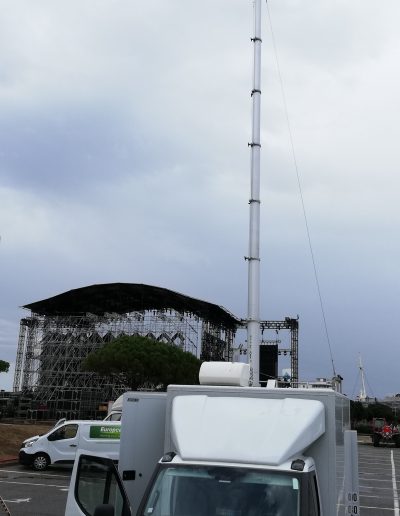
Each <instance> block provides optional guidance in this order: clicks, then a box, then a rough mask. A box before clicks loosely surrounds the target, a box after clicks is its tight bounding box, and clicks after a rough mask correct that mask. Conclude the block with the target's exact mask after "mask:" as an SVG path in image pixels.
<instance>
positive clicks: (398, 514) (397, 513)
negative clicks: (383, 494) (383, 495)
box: [390, 450, 400, 516]
mask: <svg viewBox="0 0 400 516" xmlns="http://www.w3.org/2000/svg"><path fill="white" fill-rule="evenodd" d="M390 460H391V463H392V483H393V500H394V514H395V516H400V511H399V495H398V493H397V484H396V468H395V467H394V460H393V450H392V451H391V454H390Z"/></svg>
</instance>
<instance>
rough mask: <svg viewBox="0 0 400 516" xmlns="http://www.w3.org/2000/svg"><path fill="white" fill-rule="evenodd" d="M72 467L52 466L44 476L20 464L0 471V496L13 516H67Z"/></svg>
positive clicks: (10, 465)
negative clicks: (66, 508)
mask: <svg viewBox="0 0 400 516" xmlns="http://www.w3.org/2000/svg"><path fill="white" fill-rule="evenodd" d="M71 472H72V468H71V466H59V467H55V466H52V467H51V468H49V469H48V470H46V471H45V472H43V473H37V472H35V471H33V470H31V469H28V468H25V467H23V466H20V465H17V464H8V465H3V466H2V467H1V468H0V496H1V497H2V498H3V500H4V502H5V504H6V506H7V507H8V509H9V511H10V513H11V515H12V516H63V515H64V513H65V504H66V502H67V495H68V487H69V481H70V477H71Z"/></svg>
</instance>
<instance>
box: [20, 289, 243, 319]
mask: <svg viewBox="0 0 400 516" xmlns="http://www.w3.org/2000/svg"><path fill="white" fill-rule="evenodd" d="M23 308H28V309H29V310H31V311H32V312H33V313H35V314H38V315H78V314H83V313H92V314H95V315H104V314H106V313H113V312H114V313H118V314H124V313H129V312H136V311H143V310H168V309H173V310H176V311H177V312H180V313H190V314H193V315H197V316H198V317H200V318H201V319H204V320H205V321H208V322H211V323H213V324H215V325H218V326H222V327H224V328H227V329H236V328H237V327H238V326H240V320H239V319H238V318H237V317H235V316H234V315H233V314H231V313H230V312H229V311H228V310H226V309H225V308H223V307H222V306H218V305H215V304H213V303H209V302H207V301H201V300H200V299H195V298H193V297H189V296H185V295H183V294H179V293H178V292H174V291H172V290H168V289H166V288H162V287H153V286H151V285H143V284H139V283H105V284H101V285H90V286H88V287H82V288H77V289H74V290H69V291H67V292H64V293H62V294H59V295H57V296H54V297H49V298H48V299H43V300H42V301H36V302H35V303H30V304H28V305H24V306H23Z"/></svg>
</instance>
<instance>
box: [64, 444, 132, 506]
mask: <svg viewBox="0 0 400 516" xmlns="http://www.w3.org/2000/svg"><path fill="white" fill-rule="evenodd" d="M78 454H79V455H78V457H77V458H76V461H75V464H74V469H73V472H72V476H71V484H70V487H69V491H68V499H67V506H66V511H65V516H83V515H84V516H96V515H97V514H101V515H102V516H108V515H110V516H132V511H131V508H130V506H129V501H128V498H127V495H126V493H125V490H124V487H123V485H122V482H121V480H120V477H119V475H118V472H117V469H116V467H115V464H114V461H113V460H111V459H110V458H107V457H100V456H99V455H87V452H84V451H82V452H78Z"/></svg>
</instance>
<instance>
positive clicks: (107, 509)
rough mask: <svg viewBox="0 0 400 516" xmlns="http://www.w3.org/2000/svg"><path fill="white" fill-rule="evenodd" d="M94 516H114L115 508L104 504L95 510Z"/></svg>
mask: <svg viewBox="0 0 400 516" xmlns="http://www.w3.org/2000/svg"><path fill="white" fill-rule="evenodd" d="M93 516H114V506H113V505H111V504H110V503H103V504H102V505H98V506H97V507H96V508H95V509H94V513H93Z"/></svg>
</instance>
